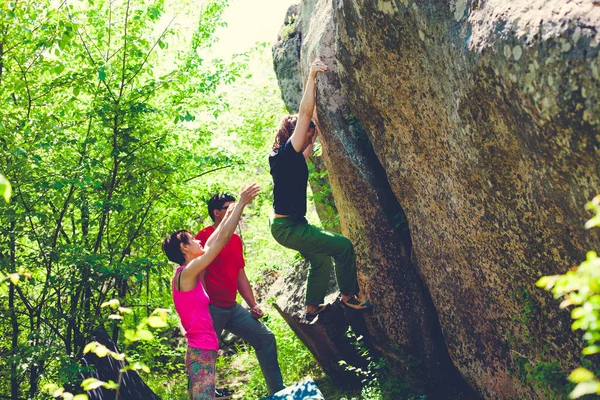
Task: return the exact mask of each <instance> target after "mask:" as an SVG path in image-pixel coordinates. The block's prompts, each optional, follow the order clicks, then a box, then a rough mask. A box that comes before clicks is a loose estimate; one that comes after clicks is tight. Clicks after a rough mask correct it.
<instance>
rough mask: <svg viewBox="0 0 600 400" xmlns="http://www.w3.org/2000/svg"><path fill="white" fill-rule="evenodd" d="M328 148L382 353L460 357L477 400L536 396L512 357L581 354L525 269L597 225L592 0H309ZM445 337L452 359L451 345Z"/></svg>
mask: <svg viewBox="0 0 600 400" xmlns="http://www.w3.org/2000/svg"><path fill="white" fill-rule="evenodd" d="M301 15H302V21H301V23H302V31H303V32H304V33H303V39H302V48H301V56H300V57H301V60H302V63H301V65H302V71H303V73H304V75H306V72H307V68H308V67H309V65H310V62H311V61H312V59H313V58H314V57H315V56H320V57H321V58H322V59H323V61H324V62H325V63H326V64H327V65H328V66H329V70H328V71H327V72H326V73H324V74H321V75H320V76H319V78H318V95H317V96H318V97H317V111H318V119H319V127H320V129H321V142H322V145H323V158H324V160H325V163H326V166H327V169H328V171H329V178H330V181H331V187H332V190H333V194H334V198H335V202H336V205H337V208H338V211H339V213H340V222H341V226H342V232H343V233H344V234H346V235H347V236H348V237H349V238H350V239H351V240H352V241H353V243H354V244H355V248H356V252H357V256H358V263H359V278H360V283H361V288H362V289H363V293H364V295H365V296H366V297H368V298H370V299H371V300H372V301H373V303H374V307H375V309H374V313H373V315H372V316H371V317H368V318H367V322H368V324H369V328H370V330H371V333H372V334H373V336H374V337H375V338H376V340H375V343H376V345H377V346H379V348H380V349H382V350H389V349H395V351H389V352H386V354H388V355H389V356H390V357H392V358H396V357H397V358H399V359H400V358H403V357H404V356H405V355H406V354H408V355H410V356H411V357H416V358H417V359H419V360H420V361H422V362H424V365H425V366H426V367H427V368H426V370H427V371H429V372H428V375H429V376H433V375H436V374H437V372H436V371H439V370H451V368H449V369H447V364H448V363H450V364H453V365H454V366H455V367H456V369H457V370H458V371H459V372H460V374H461V375H462V377H464V379H465V380H466V381H467V382H468V383H469V384H470V385H471V386H472V387H473V388H474V389H475V390H476V391H477V392H478V394H479V395H480V396H482V397H485V398H490V399H491V398H498V399H514V398H521V397H525V398H546V397H547V393H545V392H544V390H542V389H536V383H535V382H532V381H531V380H529V381H528V380H527V379H525V378H524V376H523V374H524V373H523V370H522V366H523V365H531V366H533V367H535V366H543V365H549V363H550V362H552V361H556V362H558V364H559V366H560V367H561V368H562V369H563V370H564V371H568V370H569V369H570V368H572V367H573V366H574V365H576V363H577V362H578V360H577V358H578V354H579V352H580V347H579V344H578V342H579V340H578V335H577V334H573V333H572V332H571V331H570V321H569V316H568V313H567V312H565V311H559V310H558V304H557V303H556V302H555V301H554V300H553V299H552V298H551V296H550V295H548V294H547V293H546V292H544V291H542V290H539V289H537V288H535V286H534V284H535V282H536V280H537V279H538V278H539V277H540V276H542V275H547V274H554V273H562V272H564V271H565V270H566V269H568V268H569V267H571V266H573V265H577V264H578V263H579V262H580V261H581V260H583V259H584V257H585V252H586V251H587V250H588V249H593V248H597V247H598V246H597V245H598V235H597V234H596V233H594V232H586V231H584V229H583V223H584V222H585V220H586V217H587V215H586V213H585V210H584V209H583V205H584V204H585V202H586V201H588V200H589V199H591V198H592V197H593V196H594V195H595V194H596V192H597V191H598V190H599V189H598V188H599V187H600V164H599V163H598V162H597V160H598V156H599V153H600V152H599V148H600V135H599V134H600V130H599V129H598V123H599V122H600V113H599V112H598V111H599V110H598V107H600V106H599V103H598V97H599V96H600V72H599V70H600V58H599V57H598V44H599V42H600V37H599V34H598V27H600V3H598V2H597V1H592V0H589V1H538V0H533V1H531V0H529V1H523V0H516V1H511V2H504V1H500V0H490V1H469V0H453V1H449V2H440V1H416V2H415V1H413V0H398V1H387V0H378V1H366V0H355V1H347V0H346V1H342V0H318V1H305V2H304V3H303V7H302V11H301ZM445 349H447V354H448V356H445V355H444V354H445Z"/></svg>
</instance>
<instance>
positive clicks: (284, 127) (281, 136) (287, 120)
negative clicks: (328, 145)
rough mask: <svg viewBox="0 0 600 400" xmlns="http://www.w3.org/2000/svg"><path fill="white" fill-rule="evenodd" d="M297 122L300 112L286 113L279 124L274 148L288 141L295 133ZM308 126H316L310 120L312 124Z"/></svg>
mask: <svg viewBox="0 0 600 400" xmlns="http://www.w3.org/2000/svg"><path fill="white" fill-rule="evenodd" d="M296 122H298V114H294V115H286V116H285V117H283V119H282V120H281V123H280V124H279V130H278V131H277V135H275V142H273V148H272V150H277V149H279V148H281V147H283V145H284V144H285V142H287V141H288V139H289V138H290V137H291V136H292V134H293V133H294V129H296ZM308 127H309V129H310V128H314V127H315V123H314V122H312V121H310V125H309V126H308Z"/></svg>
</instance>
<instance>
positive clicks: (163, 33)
mask: <svg viewBox="0 0 600 400" xmlns="http://www.w3.org/2000/svg"><path fill="white" fill-rule="evenodd" d="M175 18H177V15H175V16H174V17H173V18H172V19H171V21H169V23H168V24H167V27H166V28H165V29H164V30H163V32H162V33H161V34H160V36H159V37H158V39H157V40H156V41H155V42H154V44H153V45H152V47H151V48H150V51H148V54H146V57H145V58H144V61H142V64H141V65H140V67H139V68H138V69H137V70H136V71H135V72H134V73H133V75H132V76H131V78H129V80H128V81H127V85H129V84H130V83H131V81H133V80H134V79H135V77H136V76H137V75H138V74H139V73H140V71H141V70H142V68H144V65H146V62H147V61H148V57H150V54H152V51H154V48H155V47H156V45H157V44H158V42H160V41H161V39H162V38H163V36H164V35H165V34H166V33H167V31H168V30H169V28H170V27H171V24H172V23H173V21H175Z"/></svg>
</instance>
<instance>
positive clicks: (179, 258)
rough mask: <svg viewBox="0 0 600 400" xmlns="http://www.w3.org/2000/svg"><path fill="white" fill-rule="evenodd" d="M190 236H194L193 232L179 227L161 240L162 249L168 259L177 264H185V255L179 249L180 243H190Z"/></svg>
mask: <svg viewBox="0 0 600 400" xmlns="http://www.w3.org/2000/svg"><path fill="white" fill-rule="evenodd" d="M187 233H189V235H187ZM190 236H191V237H194V234H193V233H192V232H190V231H188V230H187V229H181V230H178V231H175V232H173V233H171V234H170V235H169V236H168V237H167V238H166V239H165V240H163V243H162V249H163V252H164V253H165V255H166V256H167V258H168V259H169V260H170V261H172V262H174V263H176V264H178V265H183V264H185V255H184V254H183V253H182V251H181V243H184V244H190Z"/></svg>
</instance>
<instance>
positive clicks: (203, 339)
mask: <svg viewBox="0 0 600 400" xmlns="http://www.w3.org/2000/svg"><path fill="white" fill-rule="evenodd" d="M259 192H260V187H259V186H258V185H257V184H252V185H250V186H249V187H247V188H244V189H242V191H241V193H240V196H239V199H240V200H239V201H238V202H237V203H236V204H232V205H231V206H229V209H228V210H227V213H226V214H225V217H224V219H223V221H222V222H221V224H220V225H219V226H218V228H217V229H216V230H215V232H214V233H213V234H212V235H211V237H210V238H209V239H208V240H207V242H206V245H205V247H204V248H202V246H201V245H200V242H199V241H198V240H196V239H195V238H194V234H193V233H192V232H190V231H188V230H179V231H176V232H174V233H172V234H171V235H169V237H167V238H166V239H165V240H164V241H163V244H162V248H163V251H164V252H165V254H166V256H167V258H168V259H169V260H171V261H172V262H174V263H177V264H179V265H180V266H179V267H178V268H177V270H176V272H175V276H174V277H173V280H172V282H171V286H172V290H173V303H174V304H175V310H177V314H178V315H179V318H180V320H181V325H182V326H183V328H184V329H185V332H186V333H185V336H186V338H187V340H188V349H187V352H186V355H185V366H186V370H187V373H188V391H189V396H190V399H192V400H205V399H214V398H215V362H216V360H217V350H218V348H219V341H218V338H217V335H216V334H215V330H214V329H213V325H212V319H211V316H210V311H209V309H208V302H209V299H208V295H207V294H206V291H205V290H204V287H203V286H202V284H201V283H200V281H199V277H200V273H201V272H202V271H204V270H205V269H206V267H208V265H209V264H210V263H211V262H212V261H213V260H214V259H215V258H216V257H217V255H218V254H219V252H220V251H221V249H222V248H223V247H224V246H225V245H226V244H227V242H228V241H229V239H230V238H231V235H232V234H233V231H234V230H235V227H236V226H237V224H238V222H239V220H240V217H241V216H242V211H243V210H244V207H245V206H246V205H248V204H249V203H250V202H251V201H252V199H254V198H255V197H256V196H257V195H258V193H259Z"/></svg>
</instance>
